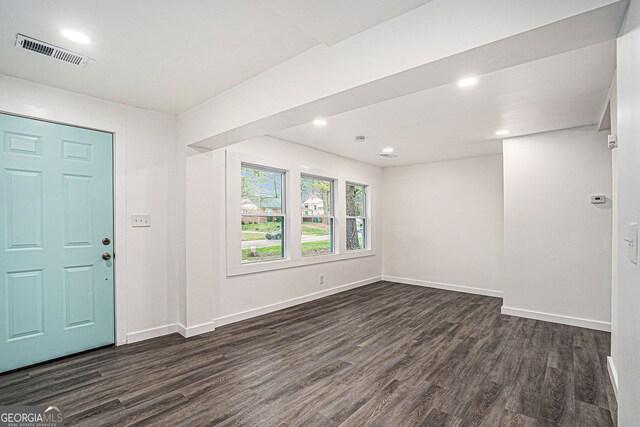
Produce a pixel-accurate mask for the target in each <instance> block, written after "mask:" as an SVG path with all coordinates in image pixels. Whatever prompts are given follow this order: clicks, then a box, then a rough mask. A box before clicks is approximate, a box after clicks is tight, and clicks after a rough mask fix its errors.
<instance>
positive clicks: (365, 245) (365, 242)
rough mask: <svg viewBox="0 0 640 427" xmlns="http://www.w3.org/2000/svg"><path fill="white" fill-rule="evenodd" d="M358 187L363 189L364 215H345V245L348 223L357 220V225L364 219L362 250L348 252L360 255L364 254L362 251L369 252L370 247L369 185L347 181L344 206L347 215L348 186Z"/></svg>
mask: <svg viewBox="0 0 640 427" xmlns="http://www.w3.org/2000/svg"><path fill="white" fill-rule="evenodd" d="M349 185H351V186H357V187H362V215H359V216H358V215H355V216H352V215H345V232H344V233H345V234H344V235H345V238H344V240H345V243H346V240H347V225H346V223H347V221H348V220H349V219H355V220H356V223H357V220H358V219H362V225H363V227H362V249H351V250H348V249H347V252H349V253H358V252H362V251H366V250H368V248H369V247H370V246H369V232H370V227H369V218H368V212H369V185H367V184H360V183H357V182H353V181H347V182H346V183H345V185H344V189H345V193H344V196H345V200H344V204H345V214H346V205H347V186H349Z"/></svg>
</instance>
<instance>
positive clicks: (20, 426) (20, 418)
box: [0, 405, 64, 427]
mask: <svg viewBox="0 0 640 427" xmlns="http://www.w3.org/2000/svg"><path fill="white" fill-rule="evenodd" d="M0 427H64V414H63V412H62V409H61V407H60V406H54V405H51V406H0Z"/></svg>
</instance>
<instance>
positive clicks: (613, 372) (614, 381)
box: [607, 356, 618, 400]
mask: <svg viewBox="0 0 640 427" xmlns="http://www.w3.org/2000/svg"><path fill="white" fill-rule="evenodd" d="M607 370H608V371H609V378H611V385H612V386H613V394H615V396H616V400H618V370H617V369H616V365H614V363H613V359H612V358H611V356H607Z"/></svg>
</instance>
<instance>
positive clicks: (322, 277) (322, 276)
mask: <svg viewBox="0 0 640 427" xmlns="http://www.w3.org/2000/svg"><path fill="white" fill-rule="evenodd" d="M320 284H321V285H324V274H321V275H320Z"/></svg>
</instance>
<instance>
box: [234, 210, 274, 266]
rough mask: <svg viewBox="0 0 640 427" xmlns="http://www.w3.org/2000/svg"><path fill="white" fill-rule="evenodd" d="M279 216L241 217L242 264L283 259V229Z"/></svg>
mask: <svg viewBox="0 0 640 427" xmlns="http://www.w3.org/2000/svg"><path fill="white" fill-rule="evenodd" d="M282 220H283V218H282V217H280V216H256V217H251V216H243V217H242V262H255V261H268V260H272V259H281V258H284V245H283V244H282V242H283V237H284V231H283V230H284V228H283V227H282V225H283V223H282Z"/></svg>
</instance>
